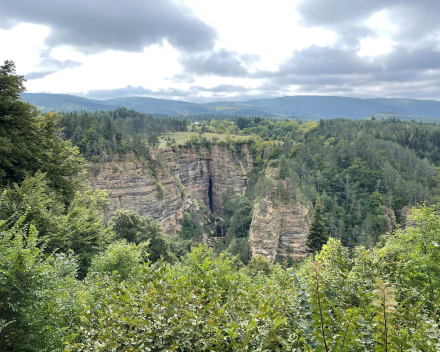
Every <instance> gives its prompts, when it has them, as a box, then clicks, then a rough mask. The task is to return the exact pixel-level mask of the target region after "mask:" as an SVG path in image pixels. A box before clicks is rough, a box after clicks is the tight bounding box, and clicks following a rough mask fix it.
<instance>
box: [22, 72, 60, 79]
mask: <svg viewBox="0 0 440 352" xmlns="http://www.w3.org/2000/svg"><path fill="white" fill-rule="evenodd" d="M56 72H57V71H41V72H39V71H34V72H29V73H27V74H26V75H25V78H26V79H27V80H28V81H32V80H34V79H40V78H44V77H46V76H49V75H51V74H52V73H56Z"/></svg>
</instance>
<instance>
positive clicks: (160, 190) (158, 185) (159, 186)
mask: <svg viewBox="0 0 440 352" xmlns="http://www.w3.org/2000/svg"><path fill="white" fill-rule="evenodd" d="M156 188H157V196H158V197H159V199H163V192H164V188H163V186H162V183H160V181H159V180H157V181H156Z"/></svg>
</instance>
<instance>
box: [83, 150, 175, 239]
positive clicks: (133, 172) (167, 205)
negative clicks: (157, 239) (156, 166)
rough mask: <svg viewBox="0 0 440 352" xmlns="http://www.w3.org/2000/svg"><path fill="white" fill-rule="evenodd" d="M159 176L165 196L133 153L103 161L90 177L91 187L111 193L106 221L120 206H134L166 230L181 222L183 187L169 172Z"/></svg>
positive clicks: (124, 208) (173, 228)
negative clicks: (98, 170)
mask: <svg viewBox="0 0 440 352" xmlns="http://www.w3.org/2000/svg"><path fill="white" fill-rule="evenodd" d="M158 179H159V182H160V183H161V185H162V187H163V196H161V194H160V192H159V190H158V187H157V184H156V182H157V180H156V179H155V178H154V177H153V176H152V175H151V172H150V170H149V169H148V168H147V167H146V164H145V163H143V162H139V161H135V159H134V158H133V157H132V158H127V160H124V161H113V162H109V163H104V164H102V165H101V170H100V172H99V174H98V175H97V176H96V177H94V178H91V179H90V183H91V185H92V187H94V188H98V189H103V190H106V191H107V193H108V201H109V206H108V209H107V211H106V212H105V216H104V219H105V221H108V220H109V219H110V218H111V216H113V215H114V214H115V212H116V210H118V209H119V210H133V211H136V212H138V213H139V214H140V215H142V216H148V217H151V218H153V219H156V220H158V221H160V222H161V223H162V225H163V227H164V229H165V231H173V230H175V229H176V228H177V227H178V226H179V219H180V218H181V217H182V214H183V212H182V205H183V200H182V196H181V193H180V188H179V186H178V183H177V182H176V180H175V179H174V178H173V177H172V175H170V174H167V173H161V174H160V175H159V176H158Z"/></svg>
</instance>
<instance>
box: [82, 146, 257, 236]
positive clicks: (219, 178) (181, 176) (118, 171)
mask: <svg viewBox="0 0 440 352" xmlns="http://www.w3.org/2000/svg"><path fill="white" fill-rule="evenodd" d="M152 157H153V158H155V159H156V161H157V163H158V164H159V165H160V167H159V172H158V175H157V180H158V181H159V182H160V183H161V184H162V186H163V188H164V193H163V197H160V194H159V191H158V187H157V185H156V181H157V180H156V179H155V178H154V177H153V176H152V175H151V172H150V170H149V169H148V168H146V165H145V163H142V162H139V161H136V160H135V158H134V156H128V157H127V158H126V159H125V160H124V161H113V162H109V163H105V164H103V165H101V170H100V172H99V174H98V175H97V176H96V177H91V178H90V183H91V185H92V186H93V187H94V188H99V189H104V190H106V191H107V193H108V196H109V197H108V199H109V208H108V211H107V212H106V214H105V219H106V220H109V219H110V217H111V216H112V215H114V213H115V212H116V210H118V209H119V210H133V211H137V212H138V213H139V214H141V215H143V216H149V217H152V218H153V219H156V220H158V221H160V222H161V223H162V225H163V227H164V230H165V231H166V232H175V230H176V229H178V228H179V222H180V219H181V218H182V215H183V212H184V211H185V209H184V208H185V204H191V203H192V202H185V199H183V198H182V195H181V191H180V187H179V183H180V184H181V185H182V186H183V187H184V189H185V194H186V197H187V198H188V197H189V198H191V199H195V200H197V201H198V202H200V203H201V204H203V205H204V206H206V207H207V208H208V209H209V207H210V194H209V189H210V185H211V188H212V194H211V197H212V198H211V203H212V207H213V209H212V210H213V211H214V212H217V211H218V210H219V209H220V208H221V202H222V193H223V192H226V193H227V199H226V200H231V199H233V198H235V197H236V196H237V195H243V194H244V192H245V189H246V184H247V178H248V174H249V173H250V171H251V169H252V159H251V158H250V156H249V152H248V150H247V148H246V146H243V148H242V151H241V153H239V154H238V155H233V154H232V152H230V151H229V150H226V149H221V148H219V147H218V146H216V147H214V148H213V150H212V151H208V150H206V149H200V150H199V151H198V152H196V150H195V149H194V148H182V149H181V150H180V151H178V152H177V153H176V152H174V151H173V150H172V149H164V150H155V151H152ZM228 197H229V199H228Z"/></svg>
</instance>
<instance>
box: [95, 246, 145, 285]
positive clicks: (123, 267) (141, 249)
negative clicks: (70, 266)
mask: <svg viewBox="0 0 440 352" xmlns="http://www.w3.org/2000/svg"><path fill="white" fill-rule="evenodd" d="M147 251H148V241H147V242H142V243H140V244H139V245H138V246H137V245H136V244H134V243H127V242H126V241H125V240H120V241H117V242H115V243H112V244H110V245H109V246H108V248H107V249H106V250H105V252H102V253H100V254H99V255H97V256H95V257H94V258H93V261H92V265H91V266H90V270H89V275H98V276H104V275H107V276H111V275H113V274H115V273H117V276H118V278H119V280H121V281H123V280H128V279H139V278H140V275H141V273H142V265H141V263H142V262H143V261H146V260H147V257H148V254H147Z"/></svg>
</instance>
